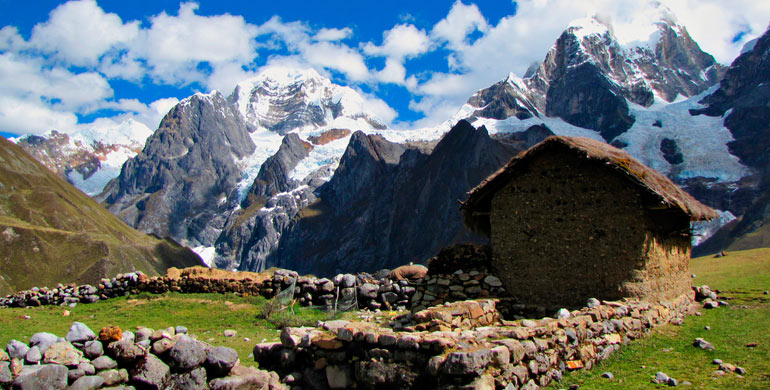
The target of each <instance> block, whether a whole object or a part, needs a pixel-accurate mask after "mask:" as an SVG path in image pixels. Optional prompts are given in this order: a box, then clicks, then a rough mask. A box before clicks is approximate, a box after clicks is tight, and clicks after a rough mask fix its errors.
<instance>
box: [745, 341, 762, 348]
mask: <svg viewBox="0 0 770 390" xmlns="http://www.w3.org/2000/svg"><path fill="white" fill-rule="evenodd" d="M758 346H759V343H753V342H752V343H746V347H747V348H756V347H758Z"/></svg>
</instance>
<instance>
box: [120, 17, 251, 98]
mask: <svg viewBox="0 0 770 390" xmlns="http://www.w3.org/2000/svg"><path fill="white" fill-rule="evenodd" d="M197 8H198V4H196V3H182V4H181V5H180V6H179V14H178V15H176V16H172V15H168V14H166V13H165V12H163V13H161V14H159V15H156V16H154V17H152V18H151V19H150V22H151V26H150V28H149V29H147V30H142V31H141V33H140V38H139V43H138V44H136V45H135V47H133V51H132V54H134V55H135V56H137V57H140V58H146V59H147V64H148V65H149V66H150V68H151V70H150V73H151V74H152V76H153V77H154V78H155V79H157V80H160V81H162V82H167V83H172V84H176V83H179V84H186V83H190V82H194V81H199V82H203V81H205V78H206V74H205V73H203V72H202V71H200V70H199V69H198V64H200V63H206V62H207V63H209V64H210V65H212V66H214V65H216V64H220V63H227V62H237V63H249V62H251V61H252V60H253V59H254V58H255V57H256V55H257V52H256V43H255V42H254V40H253V38H254V37H255V36H256V34H257V29H256V27H255V26H253V25H250V24H248V23H246V21H245V20H244V19H243V17H242V16H233V15H227V14H225V15H215V16H200V15H196V14H195V10H197Z"/></svg>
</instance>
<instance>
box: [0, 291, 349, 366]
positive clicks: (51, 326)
mask: <svg viewBox="0 0 770 390" xmlns="http://www.w3.org/2000/svg"><path fill="white" fill-rule="evenodd" d="M267 302H268V300H266V299H265V298H263V297H239V296H236V295H234V294H181V293H166V294H159V295H154V294H149V293H142V294H140V295H138V296H132V297H121V298H115V299H110V300H106V301H99V302H97V303H94V304H80V305H77V306H76V307H74V308H69V307H59V306H44V307H36V308H27V309H10V308H6V309H0V347H3V348H4V347H5V345H6V344H7V343H8V342H9V341H10V340H11V339H17V340H20V341H23V342H29V338H30V337H31V336H32V335H33V334H35V333H37V332H51V333H54V334H56V335H57V336H62V337H63V336H66V334H67V331H68V330H69V328H70V326H71V325H72V323H73V322H75V321H79V322H82V323H85V324H86V325H88V326H89V327H90V328H91V329H92V330H93V331H94V332H95V333H97V334H98V332H99V330H100V329H101V328H102V327H105V326H108V325H117V326H120V328H121V329H123V330H131V331H135V330H136V327H137V326H146V327H150V328H153V329H164V328H167V327H170V326H176V325H184V326H186V327H187V328H188V331H189V333H190V334H191V335H195V336H197V338H198V339H199V340H201V341H205V342H208V343H210V344H212V345H215V346H227V347H231V348H234V349H235V350H236V351H238V356H239V357H240V359H241V361H242V362H243V363H244V364H245V365H250V364H252V363H253V359H250V358H249V357H248V356H249V354H250V353H251V352H252V349H253V348H254V345H255V344H257V343H260V342H263V340H265V341H278V336H279V334H280V329H279V328H280V326H282V325H284V324H289V325H294V326H301V325H307V326H312V325H315V323H316V322H317V321H318V320H328V319H331V318H335V316H334V315H333V314H331V313H326V312H322V311H319V310H315V309H310V308H304V307H299V306H295V307H294V310H293V313H292V311H290V310H283V311H280V312H278V313H277V314H276V315H274V316H271V317H270V319H269V320H268V319H263V318H259V317H260V316H259V314H260V313H262V308H263V307H264V306H265V304H266V303H267ZM65 310H69V311H70V315H69V316H63V315H62V314H63V312H64V311H65ZM25 315H26V316H30V319H24V316H25ZM226 329H233V330H235V331H237V332H238V334H237V336H236V337H224V335H223V334H222V333H223V332H224V330H226ZM244 338H249V339H250V340H248V341H246V340H244Z"/></svg>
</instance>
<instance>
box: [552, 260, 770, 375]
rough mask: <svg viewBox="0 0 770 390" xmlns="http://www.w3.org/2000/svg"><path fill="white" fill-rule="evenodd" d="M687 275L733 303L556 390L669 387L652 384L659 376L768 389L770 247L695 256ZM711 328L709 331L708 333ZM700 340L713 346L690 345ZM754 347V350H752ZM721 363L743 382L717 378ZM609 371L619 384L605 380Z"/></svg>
mask: <svg viewBox="0 0 770 390" xmlns="http://www.w3.org/2000/svg"><path fill="white" fill-rule="evenodd" d="M690 270H691V271H692V272H693V273H694V274H696V278H695V280H694V282H693V283H694V284H696V285H703V284H706V285H709V286H710V287H711V288H712V289H716V290H719V295H720V296H721V297H723V298H724V299H725V300H727V301H728V302H729V306H728V307H721V308H719V309H715V310H705V309H704V310H701V313H702V315H701V316H691V317H688V318H686V319H685V322H684V325H682V326H673V325H667V326H664V327H661V328H658V329H656V330H654V331H653V334H652V336H651V337H649V338H646V339H643V340H640V341H637V342H633V343H631V344H630V345H627V346H624V347H623V348H622V349H621V350H620V351H619V352H617V353H616V354H614V355H613V356H612V357H611V358H610V359H608V360H607V361H605V362H602V363H601V364H599V365H598V366H597V367H594V369H593V370H591V371H581V372H574V373H570V374H568V375H565V377H564V380H563V381H562V383H554V384H552V385H551V386H550V388H553V389H561V388H569V387H570V385H575V384H577V385H580V389H652V388H665V387H668V386H666V385H662V384H659V385H656V384H653V383H652V382H651V379H652V378H653V377H654V376H655V373H656V372H658V371H663V372H664V373H666V374H668V375H669V376H671V377H673V378H676V379H677V380H678V381H679V382H680V383H681V382H683V381H689V382H691V383H692V386H690V388H694V389H770V331H769V329H770V295H764V291H766V290H770V249H755V250H749V251H743V252H731V253H729V254H728V256H726V257H722V258H712V257H701V258H697V259H693V260H692V263H691V264H690ZM706 326H709V327H710V328H711V330H706V328H705V327H706ZM697 337H702V338H704V339H706V340H707V341H709V342H711V343H712V344H713V345H714V346H715V347H716V349H715V350H714V351H704V350H700V349H698V348H695V347H693V346H692V342H693V340H695V338H697ZM749 343H757V346H756V347H747V346H746V345H747V344H749ZM715 358H717V359H722V360H723V361H724V362H725V363H730V364H734V365H737V366H740V367H743V368H745V369H746V370H747V372H746V374H745V375H743V377H739V376H738V375H736V374H734V373H726V374H725V375H724V376H721V377H719V376H713V375H712V374H713V372H714V371H715V370H717V369H718V368H717V366H715V365H713V364H711V361H712V360H713V359H715ZM607 371H609V372H611V373H612V374H613V376H614V379H605V378H602V377H601V374H602V373H604V372H607Z"/></svg>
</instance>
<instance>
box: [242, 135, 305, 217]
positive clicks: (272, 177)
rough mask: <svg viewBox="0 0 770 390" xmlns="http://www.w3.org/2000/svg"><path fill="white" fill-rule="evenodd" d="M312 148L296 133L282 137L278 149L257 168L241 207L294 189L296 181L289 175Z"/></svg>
mask: <svg viewBox="0 0 770 390" xmlns="http://www.w3.org/2000/svg"><path fill="white" fill-rule="evenodd" d="M312 149H313V146H312V145H310V144H309V143H307V142H305V141H302V140H301V139H300V138H299V136H298V135H297V134H296V133H290V134H287V135H286V136H285V137H283V141H282V142H281V146H280V147H279V148H278V151H277V152H276V153H275V154H274V155H272V156H270V157H268V159H267V160H265V162H264V163H262V166H261V167H260V168H259V173H258V174H257V178H256V179H255V180H254V184H252V185H251V188H250V189H249V194H248V196H247V198H246V199H245V200H244V202H243V204H242V207H243V208H247V207H249V205H250V204H251V203H252V202H253V201H254V200H255V199H267V198H270V197H271V196H273V195H276V194H278V193H280V192H286V191H289V190H292V189H294V188H295V187H296V184H297V183H296V182H295V180H293V179H292V178H290V177H289V175H290V174H291V171H292V170H293V169H294V167H296V166H297V163H299V162H300V161H301V160H302V159H304V158H305V157H307V156H308V154H309V153H310V151H311V150H312Z"/></svg>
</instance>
